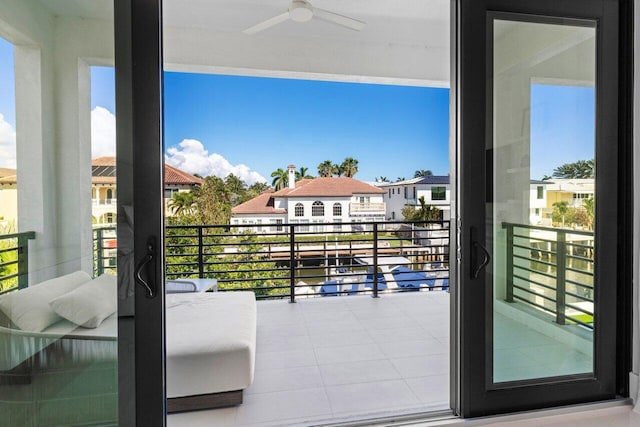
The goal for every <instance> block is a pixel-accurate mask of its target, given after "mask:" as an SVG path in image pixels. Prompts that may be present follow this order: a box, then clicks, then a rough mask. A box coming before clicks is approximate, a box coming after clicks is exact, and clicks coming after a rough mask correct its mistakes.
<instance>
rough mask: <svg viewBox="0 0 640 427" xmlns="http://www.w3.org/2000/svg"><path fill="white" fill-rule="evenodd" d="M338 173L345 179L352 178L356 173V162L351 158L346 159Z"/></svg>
mask: <svg viewBox="0 0 640 427" xmlns="http://www.w3.org/2000/svg"><path fill="white" fill-rule="evenodd" d="M340 171H341V172H342V174H343V175H344V176H346V177H347V178H353V176H354V175H355V174H356V173H358V161H357V160H356V159H354V158H353V157H347V158H346V159H344V162H342V164H341V165H340Z"/></svg>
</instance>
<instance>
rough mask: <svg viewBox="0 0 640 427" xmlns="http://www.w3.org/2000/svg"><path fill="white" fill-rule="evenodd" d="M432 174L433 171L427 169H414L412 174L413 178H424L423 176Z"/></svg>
mask: <svg viewBox="0 0 640 427" xmlns="http://www.w3.org/2000/svg"><path fill="white" fill-rule="evenodd" d="M431 175H433V172H431V171H430V170H428V169H419V170H417V171H416V173H414V174H413V177H414V178H424V177H425V176H431Z"/></svg>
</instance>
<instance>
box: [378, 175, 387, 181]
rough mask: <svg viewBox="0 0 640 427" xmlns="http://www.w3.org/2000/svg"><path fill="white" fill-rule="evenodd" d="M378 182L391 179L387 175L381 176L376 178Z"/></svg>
mask: <svg viewBox="0 0 640 427" xmlns="http://www.w3.org/2000/svg"><path fill="white" fill-rule="evenodd" d="M376 182H389V180H388V179H387V177H386V176H381V177H379V178H376Z"/></svg>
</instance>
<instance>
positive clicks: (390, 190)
mask: <svg viewBox="0 0 640 427" xmlns="http://www.w3.org/2000/svg"><path fill="white" fill-rule="evenodd" d="M389 197H391V189H389Z"/></svg>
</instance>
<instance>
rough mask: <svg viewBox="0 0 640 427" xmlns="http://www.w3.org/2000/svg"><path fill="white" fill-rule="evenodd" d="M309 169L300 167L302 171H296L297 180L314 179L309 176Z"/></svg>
mask: <svg viewBox="0 0 640 427" xmlns="http://www.w3.org/2000/svg"><path fill="white" fill-rule="evenodd" d="M308 172H309V168H305V167H304V166H300V170H297V171H296V179H298V180H300V179H313V176H311V175H309V173H308Z"/></svg>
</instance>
